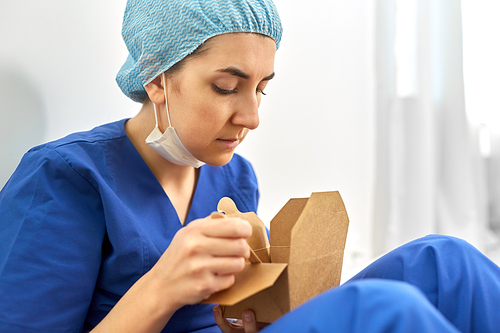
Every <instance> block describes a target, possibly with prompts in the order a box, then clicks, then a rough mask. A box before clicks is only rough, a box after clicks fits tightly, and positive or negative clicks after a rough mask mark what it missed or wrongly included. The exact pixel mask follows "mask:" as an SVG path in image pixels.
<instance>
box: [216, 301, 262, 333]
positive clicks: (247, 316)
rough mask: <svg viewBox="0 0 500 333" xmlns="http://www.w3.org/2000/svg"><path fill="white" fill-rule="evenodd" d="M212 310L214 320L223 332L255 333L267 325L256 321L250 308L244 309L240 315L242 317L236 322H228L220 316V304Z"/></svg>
mask: <svg viewBox="0 0 500 333" xmlns="http://www.w3.org/2000/svg"><path fill="white" fill-rule="evenodd" d="M213 310H214V317H215V322H216V323H217V325H218V326H219V328H220V329H221V330H222V332H223V333H255V332H258V331H260V330H261V329H263V328H264V327H265V326H267V324H264V323H257V322H256V321H255V315H254V313H253V312H252V311H250V310H247V311H244V312H243V313H242V315H241V317H242V319H241V320H238V321H237V322H236V323H230V322H229V321H227V320H226V319H225V318H224V317H222V310H221V308H220V306H215V307H214V309H213Z"/></svg>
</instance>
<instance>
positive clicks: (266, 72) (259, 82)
mask: <svg viewBox="0 0 500 333" xmlns="http://www.w3.org/2000/svg"><path fill="white" fill-rule="evenodd" d="M208 43H209V44H208V45H207V46H208V48H207V49H206V50H205V51H204V52H202V53H201V54H199V55H197V56H195V57H193V58H192V59H189V60H188V61H187V62H186V63H185V64H184V66H183V67H182V69H181V70H180V71H178V72H176V73H174V74H173V75H172V76H171V77H170V78H168V79H167V94H168V95H167V97H168V106H169V112H170V120H171V124H172V126H173V127H174V128H175V130H176V131H177V134H178V135H179V137H180V139H181V141H182V143H183V144H184V146H185V147H186V148H187V150H189V152H190V153H191V154H192V155H193V156H194V157H196V158H198V159H199V160H201V161H203V162H205V163H207V164H209V165H214V166H220V165H224V164H226V163H228V162H229V161H230V160H231V158H232V156H233V154H234V150H235V148H236V147H237V146H238V144H239V143H241V141H243V139H244V138H245V136H246V135H247V133H248V131H249V130H251V129H255V128H257V126H258V125H259V115H258V108H259V105H260V101H261V98H262V91H263V90H264V89H265V87H266V85H267V83H268V81H269V80H270V79H272V77H273V76H274V56H275V52H276V44H275V42H274V41H273V40H272V39H271V38H268V37H263V36H260V35H256V34H250V33H232V34H224V35H220V36H216V37H213V38H212V39H210V40H209V41H208Z"/></svg>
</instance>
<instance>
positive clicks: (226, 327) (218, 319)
mask: <svg viewBox="0 0 500 333" xmlns="http://www.w3.org/2000/svg"><path fill="white" fill-rule="evenodd" d="M213 311H214V318H215V323H216V324H217V326H219V328H220V329H221V331H222V332H223V333H231V331H232V327H231V326H230V324H229V323H228V322H227V320H226V319H224V318H223V317H222V309H221V308H220V306H218V305H217V306H214V308H213Z"/></svg>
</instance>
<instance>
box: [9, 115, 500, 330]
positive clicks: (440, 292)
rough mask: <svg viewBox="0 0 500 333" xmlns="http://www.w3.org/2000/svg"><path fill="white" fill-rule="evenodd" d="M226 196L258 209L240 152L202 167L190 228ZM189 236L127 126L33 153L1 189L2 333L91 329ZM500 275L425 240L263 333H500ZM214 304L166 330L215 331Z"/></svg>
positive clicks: (441, 242) (443, 242)
mask: <svg viewBox="0 0 500 333" xmlns="http://www.w3.org/2000/svg"><path fill="white" fill-rule="evenodd" d="M222 196H229V197H231V198H232V199H233V200H234V201H235V202H236V204H237V205H238V207H239V208H240V209H241V210H242V211H255V210H256V208H257V201H258V190H257V182H256V178H255V175H254V173H253V170H252V168H251V166H250V164H249V163H248V162H246V161H245V160H244V159H243V158H241V157H239V156H238V155H235V156H234V158H233V159H232V161H231V162H230V163H229V164H228V165H226V166H223V167H210V166H207V165H205V166H203V167H201V169H200V177H199V180H198V185H197V188H196V191H195V194H194V198H193V204H192V208H191V210H190V212H189V215H188V223H189V221H192V220H194V219H196V218H200V217H205V216H207V215H209V214H210V213H211V212H212V211H213V210H215V207H216V205H217V202H218V200H219V199H220V198H221V197H222ZM180 228H182V226H181V224H180V221H179V219H178V217H177V214H176V213H175V210H174V208H173V206H172V204H171V203H170V201H169V199H168V197H167V196H166V195H165V193H164V191H163V189H162V188H161V186H160V184H159V183H158V182H157V180H156V178H155V176H154V175H153V174H152V172H151V171H150V170H149V168H148V167H147V165H146V164H145V163H144V161H143V160H142V158H141V157H140V155H139V154H138V152H137V151H136V150H135V148H134V146H133V145H132V143H131V142H130V141H129V140H128V138H127V136H126V134H125V132H124V120H122V121H119V122H116V123H112V124H108V125H104V126H101V127H97V128H95V129H94V130H92V131H90V132H84V133H77V134H73V135H70V136H68V137H66V138H64V139H61V140H58V141H55V142H52V143H48V144H45V145H42V146H39V147H36V148H34V149H32V150H30V151H29V152H28V153H27V154H26V155H25V156H24V157H23V160H22V161H21V163H20V165H19V167H18V169H17V170H16V172H15V173H14V174H13V176H12V177H11V179H10V180H9V181H8V183H7V184H6V186H5V187H4V189H3V190H2V191H1V192H0V230H1V232H0V300H1V301H0V332H13V333H16V332H28V333H29V332H81V331H82V328H83V325H84V322H85V321H86V322H87V326H86V327H87V328H91V327H93V326H94V325H96V324H97V323H98V322H99V321H100V320H101V319H102V318H103V317H104V316H105V315H106V314H107V313H108V312H109V310H110V309H111V308H112V307H113V305H114V304H115V303H116V302H117V301H118V300H119V298H120V297H121V296H122V295H123V294H124V293H125V292H126V291H127V290H128V289H129V288H130V287H131V286H132V284H133V283H134V282H135V281H137V280H138V279H139V278H140V277H141V276H142V275H143V274H144V273H145V272H147V271H148V270H149V269H150V268H151V267H152V266H153V265H154V264H155V263H156V261H157V260H158V259H159V257H160V256H161V254H162V253H163V251H164V250H165V249H166V248H167V247H168V245H169V244H170V241H171V239H172V238H173V236H174V234H175V233H176V232H177V231H178V230H179V229H180ZM499 308H500V268H499V267H498V266H497V265H495V264H494V263H492V262H491V261H490V260H489V259H487V258H486V257H485V256H484V255H482V254H481V253H480V252H479V251H477V250H476V249H475V248H474V247H472V246H471V245H469V244H468V243H466V242H465V241H462V240H459V239H456V238H452V237H446V236H437V235H433V236H428V237H424V238H421V239H418V240H415V241H413V242H410V243H408V244H406V245H403V246H402V247H400V248H398V249H396V250H394V251H392V252H390V253H388V254H386V255H385V256H383V257H382V258H380V259H379V260H377V261H376V262H374V263H373V264H371V265H370V266H368V267H367V268H366V269H364V270H363V271H362V272H360V273H359V274H357V275H356V276H355V277H353V278H352V279H351V280H350V281H348V282H347V283H345V284H344V285H342V286H340V287H337V288H333V289H331V290H329V291H328V292H326V293H323V294H322V295H319V296H318V297H316V298H314V299H312V300H311V301H309V302H307V303H306V304H304V305H302V306H300V307H298V308H297V309H295V310H293V311H292V312H290V313H288V314H286V315H285V316H283V317H282V318H280V319H279V320H278V321H277V322H275V323H273V324H272V325H269V326H268V327H267V328H266V329H265V330H264V331H263V332H268V333H271V332H332V331H335V332H340V333H341V332H500V324H499V322H500V318H499V314H498V309H499ZM211 309H212V306H211V305H193V306H186V307H184V308H182V309H180V310H179V311H177V312H176V313H175V314H174V316H173V317H172V319H171V320H170V322H169V323H168V325H167V326H166V327H165V329H164V332H220V330H219V329H218V328H217V327H216V326H215V322H214V319H213V315H212V310H211Z"/></svg>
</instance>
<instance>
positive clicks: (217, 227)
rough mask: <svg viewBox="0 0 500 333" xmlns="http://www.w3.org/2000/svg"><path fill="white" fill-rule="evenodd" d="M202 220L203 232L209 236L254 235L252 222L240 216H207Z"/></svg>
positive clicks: (233, 236)
mask: <svg viewBox="0 0 500 333" xmlns="http://www.w3.org/2000/svg"><path fill="white" fill-rule="evenodd" d="M201 221H202V222H201ZM201 221H200V227H202V228H203V231H202V233H203V234H204V235H205V236H207V237H222V238H248V237H250V236H251V235H252V226H251V225H250V223H248V222H247V221H245V220H243V219H241V218H239V217H226V218H223V219H221V218H206V219H203V220H201Z"/></svg>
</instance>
